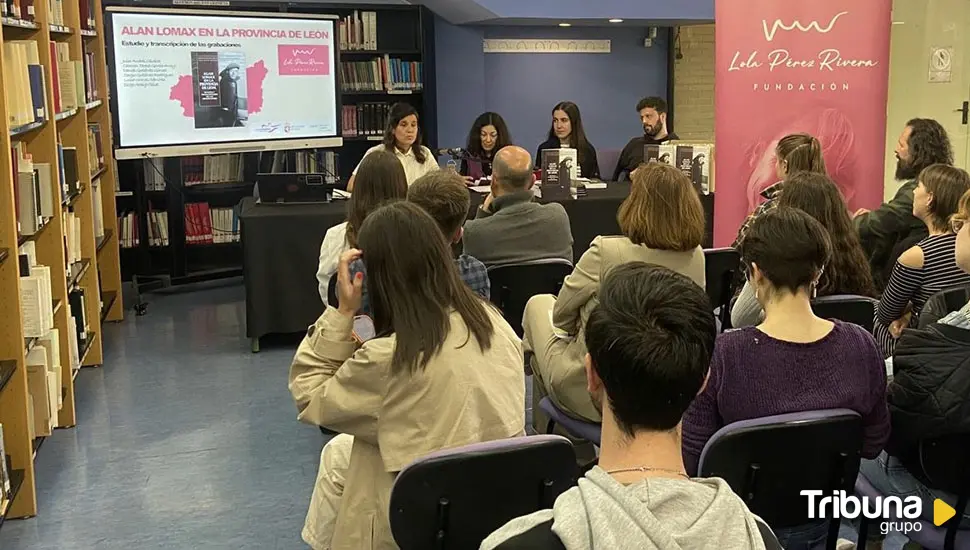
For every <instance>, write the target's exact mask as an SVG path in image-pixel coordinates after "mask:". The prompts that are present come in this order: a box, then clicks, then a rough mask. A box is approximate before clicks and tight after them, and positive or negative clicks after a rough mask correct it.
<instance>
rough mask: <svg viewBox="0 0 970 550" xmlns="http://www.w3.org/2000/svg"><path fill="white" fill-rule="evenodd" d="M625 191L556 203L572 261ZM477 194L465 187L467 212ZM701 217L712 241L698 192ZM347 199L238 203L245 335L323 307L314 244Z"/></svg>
mask: <svg viewBox="0 0 970 550" xmlns="http://www.w3.org/2000/svg"><path fill="white" fill-rule="evenodd" d="M629 193H630V185H629V184H628V183H611V184H609V186H608V187H607V188H606V189H590V190H589V192H588V195H587V196H585V197H581V198H578V199H576V200H571V201H563V202H562V204H563V207H565V209H566V213H567V214H568V215H569V221H570V224H571V226H572V232H573V240H574V244H573V253H574V258H575V261H579V258H580V256H582V255H583V253H584V252H586V249H587V248H589V243H590V242H592V240H593V239H594V238H595V237H596V236H598V235H617V234H619V233H620V228H619V226H618V225H617V222H616V212H617V210H618V209H619V206H620V203H622V202H623V200H624V199H625V198H626V197H627V195H628V194H629ZM483 200H484V196H482V195H481V194H479V193H472V204H471V208H470V209H469V215H470V216H472V215H474V212H475V210H476V209H477V208H478V206H479V205H480V204H481V203H482V201H483ZM701 202H702V203H703V204H704V211H705V217H706V219H707V231H706V236H705V242H704V246H705V247H709V246H711V238H712V237H711V235H712V231H713V227H714V223H713V212H714V195H713V194H711V195H705V196H702V197H701ZM346 210H347V202H346V201H335V202H332V203H329V204H285V205H284V204H256V203H255V202H254V201H253V200H252V199H251V198H247V199H244V200H243V202H242V204H241V214H240V216H239V219H240V227H241V231H242V243H243V277H244V280H245V285H246V335H247V336H248V337H249V338H252V339H253V345H254V348H253V349H254V351H255V350H256V349H258V348H257V347H256V346H257V345H258V339H259V338H260V337H262V336H265V335H267V334H276V333H295V332H303V331H304V330H306V328H307V326H309V325H310V324H311V323H313V322H314V321H315V320H316V318H317V317H319V316H320V314H321V313H322V312H323V303H322V302H321V300H320V294H319V292H318V291H317V278H316V273H317V264H318V260H319V254H320V243H321V242H323V236H324V235H325V234H326V232H327V229H329V228H331V227H333V226H334V225H337V224H339V223H341V222H343V221H344V220H345V218H346Z"/></svg>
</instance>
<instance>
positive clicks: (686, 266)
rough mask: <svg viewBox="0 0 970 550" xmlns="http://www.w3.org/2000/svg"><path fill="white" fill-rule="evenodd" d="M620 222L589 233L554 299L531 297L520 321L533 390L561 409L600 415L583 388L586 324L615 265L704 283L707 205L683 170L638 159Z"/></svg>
mask: <svg viewBox="0 0 970 550" xmlns="http://www.w3.org/2000/svg"><path fill="white" fill-rule="evenodd" d="M617 221H618V222H619V225H620V230H621V231H622V232H623V236H616V237H604V236H600V237H596V238H595V239H593V242H592V244H590V247H589V250H587V251H586V253H585V254H583V257H582V258H580V260H579V262H578V263H577V264H576V268H575V269H573V272H572V273H571V274H570V275H569V276H568V277H566V281H565V282H564V283H563V287H562V290H561V291H560V292H559V298H558V299H556V297H555V296H552V295H551V294H544V295H539V296H534V297H533V298H532V299H531V300H529V302H528V304H526V307H525V315H524V320H523V328H524V330H525V338H524V339H523V346H524V347H526V349H527V350H529V351H532V352H533V353H534V355H533V357H532V370H533V374H534V391H535V392H536V395H537V396H542V395H548V396H549V397H550V398H551V399H552V400H553V401H554V402H555V403H556V405H557V406H558V407H559V408H561V409H563V410H564V411H565V412H566V413H568V414H570V415H572V416H575V417H577V418H581V419H585V420H588V421H592V422H599V421H600V419H601V417H600V412H599V410H597V408H596V406H595V405H594V404H593V401H592V399H590V396H589V393H588V392H587V391H586V376H585V373H584V372H583V358H584V357H585V356H586V339H585V336H584V327H585V326H586V319H588V318H589V314H590V312H591V311H592V310H593V308H594V307H596V304H597V302H598V301H599V285H600V280H601V279H602V278H603V277H605V276H606V274H607V273H609V272H610V270H612V269H613V268H614V267H616V266H618V265H620V264H624V263H627V262H632V261H641V262H646V263H650V264H657V265H661V266H664V267H667V268H669V269H672V270H674V271H676V272H678V273H681V274H683V275H686V276H687V277H688V278H690V279H691V280H692V281H694V282H695V283H696V284H697V285H698V286H699V287H700V288H704V251H703V250H702V249H701V246H700V244H701V239H703V237H704V210H703V208H702V207H701V201H700V198H699V197H698V195H697V192H696V191H694V187H693V185H692V184H691V182H690V179H689V178H688V177H687V176H686V175H684V173H683V172H681V171H680V170H678V169H676V168H674V167H673V166H669V165H666V164H659V163H650V164H645V165H643V167H642V168H641V169H639V170H637V172H636V174H634V176H633V183H632V185H631V188H630V196H629V197H627V199H626V200H625V201H623V204H622V205H621V206H620V210H619V212H618V214H617ZM550 312H551V314H550ZM540 398H541V397H540Z"/></svg>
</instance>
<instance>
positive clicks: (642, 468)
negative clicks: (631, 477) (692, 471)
mask: <svg viewBox="0 0 970 550" xmlns="http://www.w3.org/2000/svg"><path fill="white" fill-rule="evenodd" d="M624 472H640V473H641V474H645V473H647V472H663V473H666V474H673V475H675V476H679V477H682V478H684V479H688V480H689V479H690V476H688V475H687V474H684V473H683V472H678V471H677V470H669V469H667V468H650V467H648V466H634V467H633V468H617V469H615V470H607V471H606V473H608V474H621V473H624Z"/></svg>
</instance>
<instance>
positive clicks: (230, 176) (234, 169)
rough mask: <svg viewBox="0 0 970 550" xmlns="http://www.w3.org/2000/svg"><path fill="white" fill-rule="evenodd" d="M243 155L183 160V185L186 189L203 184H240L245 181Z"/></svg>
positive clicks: (208, 156) (197, 157)
mask: <svg viewBox="0 0 970 550" xmlns="http://www.w3.org/2000/svg"><path fill="white" fill-rule="evenodd" d="M245 167H246V166H245V158H244V157H243V154H242V153H230V154H226V155H205V156H201V155H200V156H191V157H184V158H183V159H182V183H183V185H185V186H186V187H190V186H192V185H199V184H203V183H240V182H242V181H244V179H245V175H244V174H245Z"/></svg>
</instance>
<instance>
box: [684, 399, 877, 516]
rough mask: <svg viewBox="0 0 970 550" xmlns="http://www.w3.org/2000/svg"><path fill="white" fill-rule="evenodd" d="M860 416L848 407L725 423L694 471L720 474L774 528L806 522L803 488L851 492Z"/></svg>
mask: <svg viewBox="0 0 970 550" xmlns="http://www.w3.org/2000/svg"><path fill="white" fill-rule="evenodd" d="M862 438H863V431H862V418H861V417H860V416H859V414H858V413H856V412H855V411H851V410H848V409H830V410H823V411H808V412H800V413H791V414H783V415H776V416H768V417H764V418H757V419H752V420H745V421H742V422H735V423H734V424H729V425H727V426H725V427H723V428H721V429H720V430H718V431H717V433H715V434H714V435H713V436H712V437H711V439H710V440H709V441H708V442H707V444H706V445H705V446H704V450H703V452H702V453H701V460H700V465H699V467H698V474H699V475H700V476H701V477H720V478H723V479H724V480H725V481H727V482H728V484H729V485H730V486H731V488H732V489H733V490H734V492H735V493H737V494H738V495H739V496H740V497H741V498H742V499H743V500H744V502H745V503H746V504H747V505H748V508H750V509H751V511H752V512H754V513H755V514H758V515H759V516H761V518H763V519H764V520H765V521H766V522H767V523H768V525H771V526H772V527H773V528H775V529H780V528H785V527H793V526H796V525H802V524H805V523H808V522H809V521H810V520H809V519H808V514H807V509H808V508H807V505H808V499H807V498H806V497H804V496H802V495H801V494H800V492H801V491H803V490H821V491H823V492H824V493H825V494H826V495H831V494H832V491H835V490H844V491H850V492H851V491H852V490H853V487H854V484H855V479H856V476H857V475H858V473H859V457H860V452H861V448H862Z"/></svg>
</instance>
